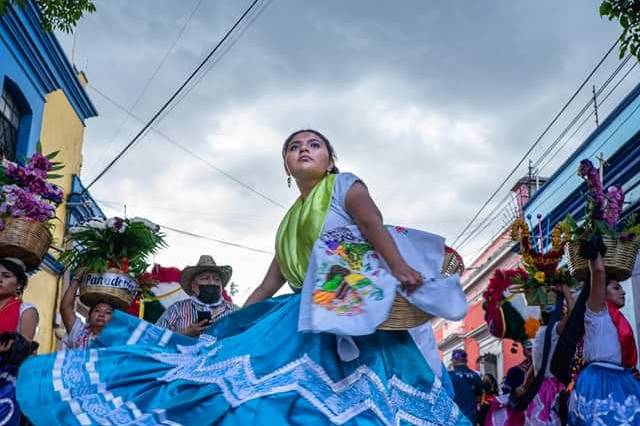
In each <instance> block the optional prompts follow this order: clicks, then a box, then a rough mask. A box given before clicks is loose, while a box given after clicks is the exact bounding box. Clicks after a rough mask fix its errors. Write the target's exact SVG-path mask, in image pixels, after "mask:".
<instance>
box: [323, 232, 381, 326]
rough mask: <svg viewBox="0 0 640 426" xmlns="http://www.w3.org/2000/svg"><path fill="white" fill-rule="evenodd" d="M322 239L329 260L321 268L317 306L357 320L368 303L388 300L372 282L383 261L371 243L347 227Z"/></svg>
mask: <svg viewBox="0 0 640 426" xmlns="http://www.w3.org/2000/svg"><path fill="white" fill-rule="evenodd" d="M320 238H321V241H322V242H323V243H324V245H325V253H326V255H327V256H328V257H329V259H328V260H326V261H324V262H323V263H322V264H321V265H320V267H319V268H318V274H317V276H318V279H317V280H316V285H315V289H314V292H313V303H314V304H315V305H318V306H321V307H323V308H325V309H327V310H329V311H333V312H335V313H336V314H338V315H344V316H353V315H360V314H362V313H363V312H364V307H365V305H366V303H365V301H366V300H367V299H372V300H382V299H383V298H384V292H383V291H382V289H381V288H380V287H378V286H376V285H375V284H374V282H373V281H372V280H371V277H375V276H377V275H378V269H379V266H378V265H379V260H378V257H377V255H376V254H375V252H374V251H373V247H372V246H371V245H370V244H369V243H368V242H366V241H365V240H363V239H362V238H359V237H356V236H355V235H354V234H353V233H352V232H351V230H349V229H348V228H344V227H342V228H336V229H334V230H331V231H329V232H326V233H324V234H323V235H322V236H321V237H320Z"/></svg>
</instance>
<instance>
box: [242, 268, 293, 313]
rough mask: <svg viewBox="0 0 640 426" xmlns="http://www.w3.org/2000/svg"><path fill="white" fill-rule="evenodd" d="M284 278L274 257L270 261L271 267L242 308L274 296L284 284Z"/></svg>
mask: <svg viewBox="0 0 640 426" xmlns="http://www.w3.org/2000/svg"><path fill="white" fill-rule="evenodd" d="M285 281H286V280H285V278H284V276H283V275H282V272H280V267H279V266H278V262H277V261H276V258H275V257H274V258H273V260H272V261H271V265H270V266H269V270H268V271H267V274H266V275H265V277H264V279H263V280H262V283H261V284H260V285H259V286H258V288H256V289H255V290H254V291H253V293H251V296H249V298H248V299H247V301H246V302H244V307H247V306H249V305H252V304H254V303H257V302H260V301H262V300H264V299H268V298H269V297H271V296H273V295H274V294H276V292H277V291H278V290H280V287H282V285H283V284H284V283H285Z"/></svg>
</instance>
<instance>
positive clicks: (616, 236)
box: [561, 160, 640, 281]
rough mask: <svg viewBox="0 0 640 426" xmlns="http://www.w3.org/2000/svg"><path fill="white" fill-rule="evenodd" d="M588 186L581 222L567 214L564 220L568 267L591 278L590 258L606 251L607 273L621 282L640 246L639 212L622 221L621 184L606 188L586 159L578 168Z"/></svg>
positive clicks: (574, 273)
mask: <svg viewBox="0 0 640 426" xmlns="http://www.w3.org/2000/svg"><path fill="white" fill-rule="evenodd" d="M578 175H579V176H581V177H582V178H583V179H584V180H585V182H586V185H587V191H586V192H585V197H586V205H587V207H586V212H585V216H584V218H583V220H582V221H581V222H579V223H578V222H576V220H575V219H574V218H573V216H572V215H570V214H569V215H567V217H566V219H565V220H564V221H563V222H562V224H561V227H562V230H563V232H564V233H565V234H566V235H567V236H568V237H569V238H568V241H567V243H566V245H565V247H564V248H565V253H566V255H567V266H568V267H569V271H570V272H571V275H572V276H574V277H575V278H576V279H578V280H580V281H586V280H588V278H589V262H588V261H589V259H592V258H595V257H596V256H597V253H600V254H602V256H603V261H604V266H605V270H606V272H607V275H608V276H609V277H611V278H613V279H616V280H618V281H624V280H626V279H628V278H629V277H630V276H631V275H632V273H633V268H634V266H635V262H636V257H637V255H638V249H639V248H640V238H639V237H640V223H639V222H638V217H637V216H636V215H631V216H630V217H629V218H627V220H626V221H624V222H621V221H620V217H621V213H622V208H623V205H624V197H625V194H624V191H623V190H622V188H621V187H619V186H615V185H614V186H610V187H609V188H607V190H606V191H604V190H603V187H602V182H601V179H600V176H599V173H598V170H597V169H596V168H595V167H594V166H593V164H592V163H591V161H589V160H582V161H581V162H580V167H579V169H578Z"/></svg>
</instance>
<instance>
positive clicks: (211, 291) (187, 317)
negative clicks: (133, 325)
mask: <svg viewBox="0 0 640 426" xmlns="http://www.w3.org/2000/svg"><path fill="white" fill-rule="evenodd" d="M231 273H232V269H231V266H218V265H217V264H216V262H215V261H214V260H213V257H212V256H209V255H202V256H200V259H199V260H198V264H197V265H195V266H187V267H186V268H184V269H183V270H182V274H181V275H180V286H181V287H182V289H183V290H184V291H185V293H187V294H188V295H189V296H190V298H189V299H185V300H181V301H179V302H176V303H174V304H173V305H171V306H169V308H167V310H166V311H164V313H163V314H162V316H161V317H160V318H158V321H157V322H156V325H157V326H159V327H163V328H167V329H169V330H173V331H177V332H178V333H181V334H184V335H186V336H191V337H199V336H200V335H201V334H202V333H203V332H204V331H205V330H206V329H207V327H209V326H210V325H211V324H213V323H214V322H215V321H217V320H219V319H220V318H222V317H224V316H225V315H228V314H230V313H231V312H233V311H234V310H235V306H234V305H233V303H231V302H228V301H226V300H225V299H224V298H223V297H222V293H223V289H224V287H225V286H226V285H227V284H228V283H229V280H230V279H231Z"/></svg>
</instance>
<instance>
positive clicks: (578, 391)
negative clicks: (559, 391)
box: [569, 364, 640, 426]
mask: <svg viewBox="0 0 640 426" xmlns="http://www.w3.org/2000/svg"><path fill="white" fill-rule="evenodd" d="M569 424H570V425H576V426H577V425H640V380H638V379H637V378H636V377H635V376H634V375H633V373H632V372H631V370H629V369H622V368H619V367H618V368H616V367H614V366H611V367H605V366H602V365H598V364H589V365H588V366H587V367H586V368H585V369H584V370H582V371H581V372H580V374H579V375H578V379H577V380H576V386H575V390H574V391H573V392H572V393H571V399H570V401H569Z"/></svg>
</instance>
